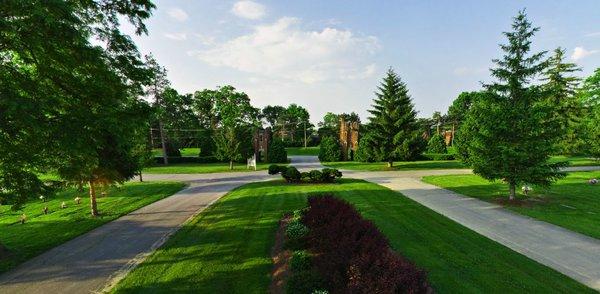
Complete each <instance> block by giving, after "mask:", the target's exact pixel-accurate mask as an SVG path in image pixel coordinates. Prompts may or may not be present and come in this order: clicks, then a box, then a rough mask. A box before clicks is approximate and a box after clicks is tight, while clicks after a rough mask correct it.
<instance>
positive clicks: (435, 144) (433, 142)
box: [427, 134, 448, 154]
mask: <svg viewBox="0 0 600 294" xmlns="http://www.w3.org/2000/svg"><path fill="white" fill-rule="evenodd" d="M427 153H434V154H445V153H448V150H447V149H446V141H444V137H443V136H442V135H440V134H437V135H433V136H432V137H431V139H429V142H428V143H427Z"/></svg>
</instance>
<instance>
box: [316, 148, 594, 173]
mask: <svg viewBox="0 0 600 294" xmlns="http://www.w3.org/2000/svg"><path fill="white" fill-rule="evenodd" d="M453 152H454V151H453ZM558 161H568V162H569V164H570V166H598V165H600V161H597V160H594V159H592V158H589V157H583V156H563V155H559V156H552V158H551V159H550V162H558ZM323 164H324V165H326V166H329V167H333V168H337V169H348V170H362V171H394V170H420V169H460V168H469V167H468V166H467V165H465V164H463V163H462V162H460V161H459V160H421V161H396V162H394V165H393V166H392V167H391V168H389V167H388V166H387V162H356V161H341V162H325V163H323Z"/></svg>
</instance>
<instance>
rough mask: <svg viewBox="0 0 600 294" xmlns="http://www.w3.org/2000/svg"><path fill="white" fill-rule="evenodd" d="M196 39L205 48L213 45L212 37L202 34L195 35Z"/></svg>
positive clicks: (213, 39) (213, 38)
mask: <svg viewBox="0 0 600 294" xmlns="http://www.w3.org/2000/svg"><path fill="white" fill-rule="evenodd" d="M195 36H196V38H198V40H200V43H202V45H205V46H212V45H215V43H216V42H215V37H213V36H207V35H203V34H195Z"/></svg>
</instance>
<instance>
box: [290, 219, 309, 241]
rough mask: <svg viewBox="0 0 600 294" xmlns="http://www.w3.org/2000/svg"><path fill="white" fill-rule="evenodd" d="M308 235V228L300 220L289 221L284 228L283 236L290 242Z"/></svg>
mask: <svg viewBox="0 0 600 294" xmlns="http://www.w3.org/2000/svg"><path fill="white" fill-rule="evenodd" d="M306 234H308V228H307V227H306V226H305V225H304V224H303V223H302V222H300V220H293V221H291V222H290V223H289V224H288V226H287V228H285V235H286V237H287V238H288V239H290V240H298V239H300V238H302V237H304V236H306Z"/></svg>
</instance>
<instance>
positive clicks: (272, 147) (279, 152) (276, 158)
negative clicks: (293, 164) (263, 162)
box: [267, 140, 287, 163]
mask: <svg viewBox="0 0 600 294" xmlns="http://www.w3.org/2000/svg"><path fill="white" fill-rule="evenodd" d="M267 158H268V161H269V162H273V163H282V162H287V151H285V146H284V145H283V142H281V141H280V140H271V143H270V144H269V151H268V153H267Z"/></svg>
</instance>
